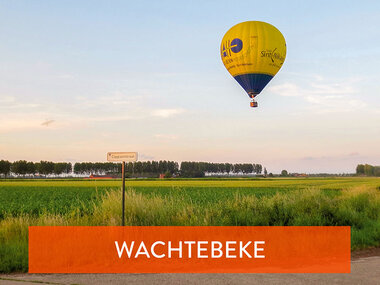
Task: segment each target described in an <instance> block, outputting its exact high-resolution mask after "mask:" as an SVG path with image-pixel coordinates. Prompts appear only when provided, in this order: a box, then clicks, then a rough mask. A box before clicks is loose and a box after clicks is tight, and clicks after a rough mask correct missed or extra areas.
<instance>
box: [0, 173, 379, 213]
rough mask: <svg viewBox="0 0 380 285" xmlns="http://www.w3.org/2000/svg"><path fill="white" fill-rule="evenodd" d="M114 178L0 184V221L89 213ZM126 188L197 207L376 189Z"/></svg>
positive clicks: (285, 185) (202, 182) (348, 183)
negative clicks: (304, 192) (240, 198)
mask: <svg viewBox="0 0 380 285" xmlns="http://www.w3.org/2000/svg"><path fill="white" fill-rule="evenodd" d="M120 185H121V181H120V180H8V181H6V180H3V181H1V180H0V219H1V218H3V217H4V216H6V215H8V216H9V215H11V216H17V215H20V214H32V215H39V214H42V213H46V212H48V213H54V214H67V213H70V212H72V211H76V210H78V209H80V210H81V211H84V210H87V211H91V209H92V206H93V204H94V203H96V202H97V201H98V198H99V196H100V195H101V194H104V193H105V192H106V191H107V190H110V189H117V188H120ZM126 185H127V187H130V188H133V189H134V190H135V191H136V192H137V193H142V194H144V195H158V196H170V195H173V194H176V193H177V192H179V191H180V192H181V193H182V194H184V195H185V196H186V197H187V198H188V199H189V200H191V201H193V202H195V203H200V204H202V205H206V204H213V203H216V202H219V201H222V200H228V199H232V198H233V197H234V196H235V195H236V194H237V193H239V194H241V195H244V196H245V195H255V196H258V197H259V196H266V195H274V194H276V193H278V192H287V191H291V190H297V189H306V188H310V187H318V188H319V189H322V190H324V191H325V192H326V193H332V194H334V193H335V192H336V191H335V190H341V189H345V188H349V187H355V186H363V185H366V186H373V187H379V186H380V179H378V178H307V179H299V178H297V179H295V178H288V179H286V178H281V179H278V178H277V179H229V180H227V179H223V180H220V179H219V180H217V179H210V180H206V179H198V180H196V179H193V180H127V182H126Z"/></svg>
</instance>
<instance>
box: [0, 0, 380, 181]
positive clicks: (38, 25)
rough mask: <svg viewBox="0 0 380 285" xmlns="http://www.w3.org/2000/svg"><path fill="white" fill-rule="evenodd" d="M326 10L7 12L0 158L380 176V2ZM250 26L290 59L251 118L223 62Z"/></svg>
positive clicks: (1, 36) (83, 5)
mask: <svg viewBox="0 0 380 285" xmlns="http://www.w3.org/2000/svg"><path fill="white" fill-rule="evenodd" d="M322 2H323V3H321V2H318V3H299V2H297V1H289V2H287V3H283V2H281V1H277V2H276V1H275V2H271V3H272V4H273V5H271V6H270V9H269V8H268V5H267V4H266V3H264V2H257V3H252V2H250V1H242V2H241V3H240V4H239V5H229V2H227V1H218V2H215V3H210V2H209V3H204V2H202V1H196V2H194V1H193V2H192V3H178V2H176V1H162V2H160V3H156V2H154V1H142V2H139V3H136V2H133V3H129V2H123V1H113V2H112V3H111V4H110V3H105V2H101V1H81V2H79V3H78V2H75V1H65V2H64V3H63V2H49V1H34V2H32V3H30V2H27V1H17V2H8V3H4V2H3V3H0V41H1V42H2V45H0V60H1V62H2V65H1V67H0V122H1V124H0V160H1V159H5V160H9V161H17V160H21V159H23V160H27V161H36V162H37V161H40V160H46V161H56V162H58V161H63V162H71V163H75V162H80V161H88V162H105V161H106V153H107V152H110V151H115V150H117V151H136V152H138V153H139V158H141V161H146V160H171V161H176V162H179V163H180V162H182V161H208V162H214V163H226V162H229V163H247V162H249V161H251V162H252V163H259V164H262V165H263V167H266V168H267V170H268V173H269V172H272V173H280V172H281V170H283V169H286V170H287V171H288V172H290V173H309V174H317V173H336V174H337V173H354V172H355V167H356V166H357V165H358V164H361V163H368V164H371V165H379V164H380V148H379V145H380V128H379V126H380V104H379V100H378V96H379V91H380V83H379V81H378V78H380V71H379V70H378V69H377V63H380V48H379V46H380V30H379V29H378V18H379V16H380V2H376V1H368V2H367V3H370V5H364V4H363V2H360V3H351V4H350V5H346V4H345V3H346V2H344V1H335V2H333V3H330V2H328V1H322ZM194 3H196V4H194ZM325 5H328V7H329V9H326V8H325ZM226 8H228V9H226ZM376 8H377V9H376ZM247 20H258V21H265V22H268V23H270V24H272V25H274V26H275V27H277V28H278V29H279V30H280V31H281V32H282V34H283V35H284V37H285V40H286V44H287V49H288V50H287V57H286V59H285V63H284V65H283V67H282V68H281V70H280V71H279V72H278V74H277V75H276V76H275V78H274V79H273V80H272V81H271V82H270V83H269V84H268V86H267V87H266V88H265V89H264V90H263V91H262V93H261V94H260V95H259V96H258V97H257V101H258V103H259V108H256V109H254V110H252V109H251V108H249V98H248V96H247V94H246V93H245V91H244V90H243V89H242V88H241V87H240V86H239V84H238V83H236V82H235V80H234V79H233V78H232V77H231V76H230V75H229V74H228V72H227V71H226V70H225V68H224V66H223V64H222V61H221V59H220V54H219V46H220V42H221V40H222V37H223V35H224V34H225V33H226V32H227V30H228V29H229V28H230V27H232V26H233V25H235V24H237V23H240V22H244V21H247Z"/></svg>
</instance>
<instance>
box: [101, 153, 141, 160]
mask: <svg viewBox="0 0 380 285" xmlns="http://www.w3.org/2000/svg"><path fill="white" fill-rule="evenodd" d="M107 161H125V162H134V161H137V152H108V153H107Z"/></svg>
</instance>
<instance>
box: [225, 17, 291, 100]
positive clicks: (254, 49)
mask: <svg viewBox="0 0 380 285" xmlns="http://www.w3.org/2000/svg"><path fill="white" fill-rule="evenodd" d="M220 54H221V57H222V61H223V64H224V66H225V67H226V68H227V70H228V72H229V73H230V74H231V75H232V76H233V77H234V78H235V79H236V81H237V82H239V84H240V85H241V87H243V88H244V90H245V91H246V92H247V93H248V95H249V97H251V98H252V99H253V98H254V97H255V96H256V95H257V94H259V93H260V92H261V91H262V90H263V89H264V87H265V86H266V85H267V84H268V83H269V81H270V80H271V79H272V78H273V76H275V75H276V73H277V72H278V71H279V70H280V68H281V66H282V64H283V63H284V61H285V57H286V43H285V38H284V36H283V35H282V34H281V32H280V31H279V30H277V28H276V27H274V26H272V25H271V24H268V23H265V22H259V21H248V22H243V23H240V24H237V25H235V26H233V27H232V28H231V29H229V30H228V32H227V33H226V34H225V35H224V37H223V40H222V43H221V45H220ZM251 106H252V107H257V103H256V102H255V101H254V100H253V102H252V103H251Z"/></svg>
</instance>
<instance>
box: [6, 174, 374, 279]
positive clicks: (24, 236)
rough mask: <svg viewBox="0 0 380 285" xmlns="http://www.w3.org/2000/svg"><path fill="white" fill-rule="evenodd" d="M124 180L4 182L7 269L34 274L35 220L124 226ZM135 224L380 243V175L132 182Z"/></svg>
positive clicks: (129, 199)
mask: <svg viewBox="0 0 380 285" xmlns="http://www.w3.org/2000/svg"><path fill="white" fill-rule="evenodd" d="M120 185H121V181H120V180H0V272H14V271H27V268H28V264H27V262H28V246H27V245H28V226H29V225H90V226H97V225H120V223H121V217H120V214H121V191H120ZM126 186H127V192H126V204H125V205H126V216H125V218H126V224H127V225H147V226H154V225H185V226H191V225H201V226H207V225H223V226H261V225H269V226H302V225H304V226H320V225H327V226H343V225H348V226H351V227H352V228H351V229H352V231H351V232H352V249H353V250H355V249H360V248H366V247H371V246H379V245H380V179H379V178H365V177H351V178H348V177H347V178H275V179H268V178H266V179H187V180H186V179H184V180H182V179H172V180H154V179H153V180H148V179H145V180H144V179H141V180H140V179H133V180H127V181H126Z"/></svg>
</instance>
